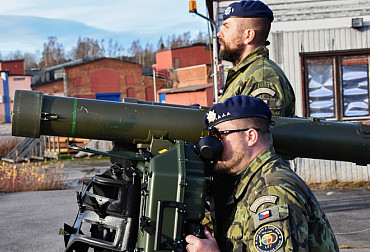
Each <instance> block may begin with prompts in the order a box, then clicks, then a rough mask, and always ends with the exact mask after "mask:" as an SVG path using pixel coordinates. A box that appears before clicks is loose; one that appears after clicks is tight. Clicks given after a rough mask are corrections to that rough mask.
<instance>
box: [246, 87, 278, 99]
mask: <svg viewBox="0 0 370 252" xmlns="http://www.w3.org/2000/svg"><path fill="white" fill-rule="evenodd" d="M261 94H268V95H270V96H272V97H273V96H274V95H275V94H276V92H275V91H274V90H272V89H271V88H257V89H256V90H254V91H253V92H252V93H251V96H252V97H257V96H259V95H261Z"/></svg>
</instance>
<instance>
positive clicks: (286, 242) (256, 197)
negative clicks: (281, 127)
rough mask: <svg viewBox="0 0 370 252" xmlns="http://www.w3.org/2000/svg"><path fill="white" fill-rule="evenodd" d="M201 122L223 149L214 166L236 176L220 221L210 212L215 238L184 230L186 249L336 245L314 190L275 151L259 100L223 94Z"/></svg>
mask: <svg viewBox="0 0 370 252" xmlns="http://www.w3.org/2000/svg"><path fill="white" fill-rule="evenodd" d="M204 122H205V124H206V125H207V126H208V129H209V133H210V135H213V136H214V137H217V138H218V139H219V140H220V141H221V142H222V145H223V149H224V150H223V152H222V155H221V158H220V160H219V161H217V163H216V165H215V170H216V172H218V173H220V174H224V175H226V174H231V175H233V176H234V177H236V180H235V184H234V190H233V191H232V193H231V195H230V197H229V199H228V201H227V202H226V204H225V205H226V206H225V208H224V209H223V210H222V215H223V217H224V218H223V219H222V223H220V222H218V221H219V219H217V218H216V219H214V215H212V224H213V228H214V229H213V234H214V237H215V238H214V237H213V235H212V234H211V232H210V231H208V230H207V229H205V236H206V239H199V238H197V237H195V236H193V235H189V236H187V237H186V241H187V243H188V244H187V247H186V248H187V251H191V252H193V251H223V252H224V251H255V252H258V251H259V252H263V251H266V252H267V251H269V252H272V251H325V252H329V251H330V252H332V251H339V249H338V244H337V242H336V239H335V236H334V232H333V230H332V228H331V227H330V224H329V221H328V219H327V217H326V215H325V213H324V212H323V210H322V209H321V208H320V206H319V203H318V201H317V200H316V198H315V196H314V195H313V193H312V192H311V190H310V189H309V188H308V186H307V185H306V183H305V182H304V181H303V180H302V179H301V178H299V176H298V175H297V174H296V173H295V172H293V171H292V170H291V169H290V168H289V167H288V166H287V165H286V163H285V162H284V161H283V160H282V159H280V158H279V157H278V156H277V155H276V153H275V150H274V147H273V145H272V144H273V140H272V135H271V132H270V125H271V124H272V122H271V111H270V109H269V107H268V106H267V104H266V103H265V102H264V101H262V100H261V99H258V98H253V97H250V96H244V95H240V96H234V97H231V98H228V99H226V101H225V102H224V103H218V104H216V105H214V106H213V107H211V108H210V109H209V111H208V113H207V114H206V115H205V117H204ZM222 189H223V190H224V188H222ZM214 197H215V198H217V197H218V195H214ZM216 216H217V208H216Z"/></svg>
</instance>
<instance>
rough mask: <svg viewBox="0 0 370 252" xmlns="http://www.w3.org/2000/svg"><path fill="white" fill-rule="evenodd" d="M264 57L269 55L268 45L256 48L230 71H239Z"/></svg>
mask: <svg viewBox="0 0 370 252" xmlns="http://www.w3.org/2000/svg"><path fill="white" fill-rule="evenodd" d="M262 57H269V50H268V49H267V47H266V46H260V47H258V48H256V49H254V50H253V51H252V52H251V53H250V54H248V55H247V56H246V57H245V58H244V59H243V60H242V61H240V62H239V63H238V64H237V65H236V66H234V67H232V68H231V69H230V70H229V71H235V72H237V71H239V70H240V69H241V68H243V67H245V66H248V65H250V64H251V63H252V62H253V61H255V60H257V59H259V58H262Z"/></svg>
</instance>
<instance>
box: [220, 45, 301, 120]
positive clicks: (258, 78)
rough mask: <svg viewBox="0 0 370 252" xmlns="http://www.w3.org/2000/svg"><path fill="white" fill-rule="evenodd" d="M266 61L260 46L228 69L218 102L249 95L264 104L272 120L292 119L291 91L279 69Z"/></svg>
mask: <svg viewBox="0 0 370 252" xmlns="http://www.w3.org/2000/svg"><path fill="white" fill-rule="evenodd" d="M268 57H269V51H268V49H267V48H266V47H265V46H261V47H259V48H257V49H256V50H254V51H253V52H252V53H250V54H249V55H248V56H247V57H245V58H244V59H243V60H242V61H241V62H239V64H237V65H236V66H234V67H233V68H231V69H229V71H228V75H227V79H226V84H225V87H224V88H222V89H223V91H222V94H221V97H220V99H219V102H224V101H225V100H226V99H227V98H229V97H232V96H235V95H249V96H252V97H256V98H261V99H262V100H264V101H265V102H266V103H267V104H268V105H269V106H270V109H271V111H272V114H273V115H274V116H286V117H292V116H294V113H295V112H294V111H295V107H294V106H295V96H294V91H293V88H292V86H291V85H290V83H289V80H288V79H287V77H286V76H285V74H284V72H283V71H282V70H281V69H280V67H279V66H278V65H276V64H275V63H274V62H273V61H272V60H270V59H269V58H268Z"/></svg>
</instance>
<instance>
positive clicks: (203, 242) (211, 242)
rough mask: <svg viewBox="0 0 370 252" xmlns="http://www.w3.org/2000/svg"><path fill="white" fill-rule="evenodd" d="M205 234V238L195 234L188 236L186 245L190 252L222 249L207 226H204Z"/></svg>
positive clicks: (214, 251)
mask: <svg viewBox="0 0 370 252" xmlns="http://www.w3.org/2000/svg"><path fill="white" fill-rule="evenodd" d="M204 235H205V237H206V238H205V239H200V238H198V237H196V236H194V235H188V236H186V238H185V240H186V242H187V243H188V245H186V250H187V251H188V252H198V251H202V252H206V251H212V252H218V251H220V250H219V248H218V245H217V242H216V239H215V238H213V236H212V234H211V233H210V232H209V231H208V230H207V229H206V228H204Z"/></svg>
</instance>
